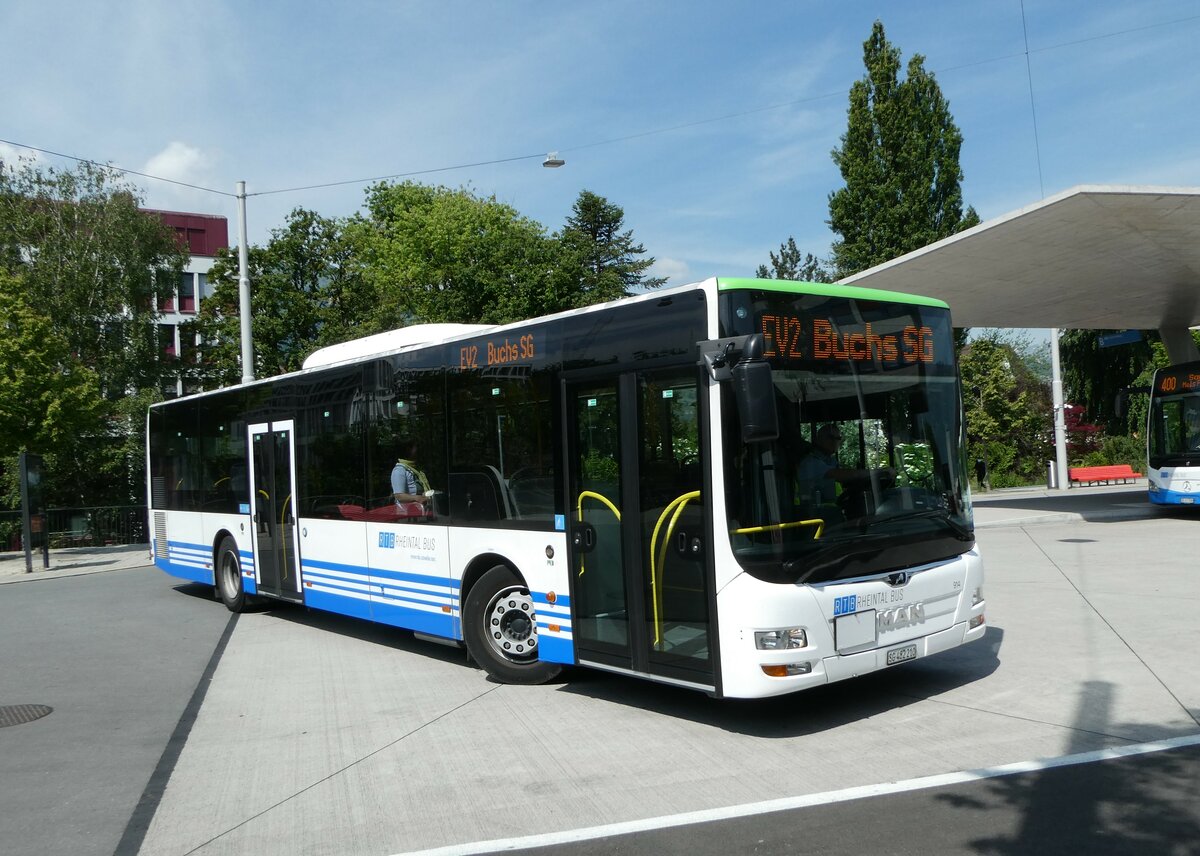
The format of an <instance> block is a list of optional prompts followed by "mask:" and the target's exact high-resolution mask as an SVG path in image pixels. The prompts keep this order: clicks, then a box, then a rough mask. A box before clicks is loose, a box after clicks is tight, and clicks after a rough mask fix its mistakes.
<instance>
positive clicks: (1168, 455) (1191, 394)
mask: <svg viewBox="0 0 1200 856" xmlns="http://www.w3.org/2000/svg"><path fill="white" fill-rule="evenodd" d="M1149 451H1150V455H1149V463H1150V466H1151V467H1152V468H1158V467H1168V466H1186V465H1194V464H1193V462H1195V463H1200V363H1187V364H1184V365H1180V366H1172V367H1171V368H1169V369H1161V370H1160V371H1159V372H1158V373H1157V374H1156V375H1155V377H1154V386H1153V389H1152V393H1151V402H1150V449H1149Z"/></svg>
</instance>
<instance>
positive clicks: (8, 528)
mask: <svg viewBox="0 0 1200 856" xmlns="http://www.w3.org/2000/svg"><path fill="white" fill-rule="evenodd" d="M44 517H45V520H44V521H40V522H41V525H43V526H44V527H45V531H46V532H48V533H49V535H50V547H51V548H52V549H53V548H56V547H104V546H109V545H112V544H145V543H147V542H148V541H149V540H150V538H149V535H148V534H147V533H148V532H149V529H148V528H147V526H146V506H144V505H101V506H94V507H92V508H49V509H47V510H46V512H45V515H44ZM34 525H35V527H36V526H37V525H38V522H35V524H34ZM34 543H37V542H36V541H35V542H34ZM23 549H24V546H23V545H22V543H21V512H20V511H0V551H11V550H23Z"/></svg>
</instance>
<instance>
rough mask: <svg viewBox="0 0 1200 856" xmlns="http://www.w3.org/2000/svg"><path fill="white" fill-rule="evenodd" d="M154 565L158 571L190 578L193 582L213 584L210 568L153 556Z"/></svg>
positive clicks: (186, 578)
mask: <svg viewBox="0 0 1200 856" xmlns="http://www.w3.org/2000/svg"><path fill="white" fill-rule="evenodd" d="M154 564H155V566H156V567H157V568H158V569H159V570H160V571H165V572H166V573H168V574H170V575H171V576H173V577H180V578H181V579H185V580H191V581H192V582H195V583H205V584H206V585H210V586H211V585H213V572H212V569H211V568H198V567H196V566H194V565H181V564H179V563H178V562H172V561H170V560H169V559H162V558H158V557H155V559H154Z"/></svg>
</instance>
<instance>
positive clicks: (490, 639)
mask: <svg viewBox="0 0 1200 856" xmlns="http://www.w3.org/2000/svg"><path fill="white" fill-rule="evenodd" d="M463 617H464V623H463V637H464V638H465V640H466V643H467V650H468V651H470V652H471V657H472V658H473V659H474V660H475V662H476V663H478V664H479V665H480V666H482V667H483V669H484V671H486V672H487V673H488V674H489V675H491V676H492V677H493V678H495V679H496V680H498V681H501V682H503V683H506V684H541V683H545V682H546V681H548V680H550V679H551V678H553V677H555V676H556V675H557V674H558V673H559V672H560V671H561V668H562V667H561V666H559V665H558V664H557V663H543V662H542V661H541V660H539V659H538V651H537V615H536V612H535V610H534V608H533V599H532V598H531V597H530V596H529V589H528V588H527V587H526V586H525V584H524V583H523V582H521V578H520V577H518V576H517V575H516V573H515V572H514V571H513V570H512V568H510V567H508V566H507V565H496V566H495V567H494V568H492V569H491V570H489V571H488V572H487V573H485V574H484V575H483V576H482V577H480V578H479V581H478V582H476V583H475V585H473V586H472V587H471V590H470V592H468V593H467V599H466V601H465V602H464V604H463Z"/></svg>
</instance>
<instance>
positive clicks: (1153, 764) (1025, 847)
mask: <svg viewBox="0 0 1200 856" xmlns="http://www.w3.org/2000/svg"><path fill="white" fill-rule="evenodd" d="M1115 692H1116V687H1115V686H1114V685H1113V684H1111V683H1108V682H1106V681H1090V682H1088V683H1086V684H1085V685H1084V687H1083V691H1082V693H1081V694H1080V697H1079V699H1078V703H1077V707H1076V716H1075V723H1074V727H1075V729H1076V730H1075V731H1074V732H1073V734H1074V739H1073V741H1072V745H1071V746H1069V747H1068V749H1067V751H1066V753H1065V754H1068V755H1071V754H1077V753H1082V752H1086V751H1088V750H1089V749H1091V748H1092V747H1094V745H1095V741H1094V739H1090V738H1093V737H1094V736H1095V735H1096V734H1097V733H1100V734H1105V733H1107V734H1112V733H1121V732H1123V731H1124V732H1126V733H1128V731H1126V729H1128V728H1130V727H1131V726H1125V725H1119V724H1115V723H1113V722H1111V718H1110V715H1109V712H1110V710H1111V708H1112V699H1113V695H1114V693H1115ZM1132 727H1133V728H1136V726H1132ZM1194 733H1195V732H1194V731H1180V732H1179V734H1178V735H1174V736H1179V737H1183V736H1190V735H1191V734H1194ZM1198 761H1200V747H1195V746H1193V747H1190V748H1187V749H1174V750H1170V751H1163V752H1158V753H1155V754H1151V755H1142V756H1138V757H1133V758H1125V759H1120V760H1112V761H1102V762H1099V763H1094V764H1089V765H1087V767H1086V768H1080V767H1075V768H1056V769H1050V770H1044V771H1041V772H1038V773H1031V774H1025V775H1014V776H1004V777H1000V778H996V779H992V780H990V781H989V782H988V789H989V790H990V792H991V795H992V796H993V797H995V798H998V799H1000V800H1002V801H1003V802H1005V803H1007V804H1008V805H1009V806H1011V807H1012V808H1014V809H1015V810H1016V811H1017V812H1018V814H1019V816H1020V822H1019V826H1018V827H1017V829H1016V830H1015V831H1014V832H1013V833H1012V834H1011V835H998V836H992V837H989V838H980V839H976V840H974V841H971V842H970V844H971V848H972V850H973V851H974V852H976V853H984V854H1001V856H1010V854H1011V856H1018V854H1021V855H1022V856H1023V855H1024V854H1028V853H1038V852H1042V853H1047V852H1048V853H1067V852H1076V853H1087V854H1097V853H1104V854H1108V853H1180V854H1183V853H1197V852H1200V850H1198V848H1200V785H1198V784H1197V781H1196V764H1197V762H1198ZM939 799H941V800H942V801H943V802H946V803H948V804H950V805H951V806H952V807H954V808H960V809H964V810H967V811H986V810H988V808H989V806H990V807H992V808H994V807H995V803H994V801H992V800H987V801H975V800H973V799H971V798H969V797H965V796H963V795H962V794H957V795H956V794H944V795H940V796H939ZM964 820H966V821H967V822H968V823H969V822H970V819H969V817H965V818H964Z"/></svg>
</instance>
